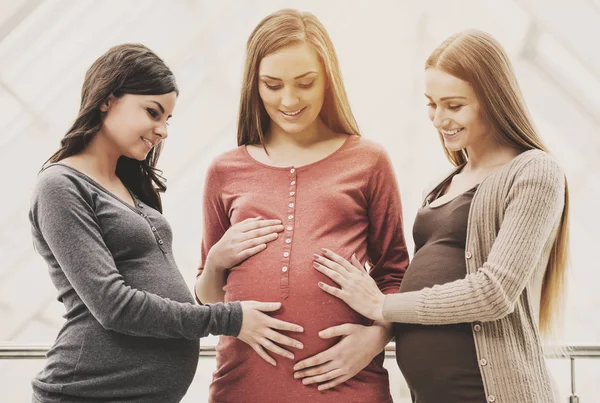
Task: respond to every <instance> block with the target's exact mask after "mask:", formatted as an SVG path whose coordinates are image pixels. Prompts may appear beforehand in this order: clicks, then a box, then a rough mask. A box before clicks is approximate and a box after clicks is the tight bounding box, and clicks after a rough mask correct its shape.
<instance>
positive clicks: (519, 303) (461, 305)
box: [315, 31, 569, 403]
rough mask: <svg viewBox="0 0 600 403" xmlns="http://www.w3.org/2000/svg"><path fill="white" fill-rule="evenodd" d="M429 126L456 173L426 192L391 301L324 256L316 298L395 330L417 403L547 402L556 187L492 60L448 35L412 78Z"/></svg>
mask: <svg viewBox="0 0 600 403" xmlns="http://www.w3.org/2000/svg"><path fill="white" fill-rule="evenodd" d="M425 69H426V70H425V76H426V79H425V87H426V94H425V95H426V97H427V99H428V102H429V103H428V108H429V117H430V119H431V120H432V122H433V125H434V126H435V128H436V129H437V130H438V133H439V135H440V138H441V140H442V144H443V146H444V150H445V152H446V155H447V156H448V158H449V160H450V162H451V163H452V164H453V165H454V166H455V167H456V168H455V169H454V170H453V171H452V172H451V173H450V175H448V176H447V177H446V178H445V179H444V180H442V181H441V182H440V183H439V184H437V185H436V186H435V187H433V189H431V190H429V191H427V192H426V194H425V197H424V201H423V205H422V208H421V209H420V210H419V212H418V214H417V218H416V220H415V224H414V228H413V235H414V238H415V255H414V258H413V261H412V262H411V265H410V266H409V268H408V270H407V272H406V275H405V277H404V280H403V282H402V286H401V287H400V293H398V294H395V295H387V296H386V295H383V294H382V293H381V292H380V291H379V290H378V289H377V287H376V286H375V284H373V282H372V280H371V279H369V278H368V276H365V275H364V270H363V269H362V266H361V265H360V263H359V262H357V261H355V260H353V261H352V264H350V263H349V262H348V261H347V260H346V259H343V258H342V257H340V256H338V255H337V254H335V253H333V252H331V251H326V252H325V253H324V254H323V256H319V257H316V258H315V268H316V269H317V270H318V271H319V272H321V273H323V274H326V275H328V276H329V277H330V278H331V279H333V280H334V281H335V282H336V283H337V284H338V285H339V286H340V288H337V287H331V286H329V285H327V284H324V283H322V284H320V286H321V288H322V289H323V290H325V291H326V292H327V293H329V294H331V295H334V296H336V297H338V298H340V299H342V300H343V301H345V302H346V303H347V304H348V305H349V306H351V307H352V308H354V309H355V310H357V312H360V313H362V314H363V315H365V316H367V317H369V318H371V319H373V320H389V321H393V322H397V326H396V331H395V335H396V358H397V362H398V365H399V366H400V369H401V370H402V372H403V374H404V376H405V378H406V380H407V382H408V385H409V387H410V389H411V392H412V394H413V397H414V399H415V401H416V402H418V403H428V402H441V401H443V402H461V403H465V402H482V401H487V402H511V403H512V402H531V403H538V402H539V403H547V402H553V401H555V397H554V394H553V390H552V389H553V388H552V385H551V380H550V375H549V373H548V370H547V367H546V365H545V362H544V354H543V351H542V337H541V334H544V333H545V334H548V333H550V330H551V328H552V322H553V319H555V318H554V317H555V316H556V314H557V313H558V312H559V311H560V309H559V307H560V305H561V304H560V300H561V295H562V289H563V285H564V277H565V270H566V266H567V265H566V263H567V249H568V214H569V203H568V200H569V199H568V188H567V183H566V179H565V175H564V173H563V171H562V169H561V168H560V167H559V165H558V163H557V162H556V161H555V159H554V158H553V157H552V156H550V154H549V153H548V151H547V149H546V147H545V146H544V144H543V143H542V141H541V140H540V137H539V136H538V134H537V132H536V130H535V128H534V127H533V124H532V121H531V118H530V116H529V113H528V112H527V108H526V106H525V104H524V102H523V100H522V96H521V92H520V89H519V87H518V84H517V81H516V78H515V74H514V72H513V69H512V67H511V65H510V62H509V60H508V57H507V56H506V53H505V51H504V50H503V48H502V47H501V45H500V44H498V42H496V40H494V39H493V38H492V37H491V36H490V35H489V34H486V33H484V32H480V31H467V32H461V33H458V34H456V35H453V36H451V37H450V38H449V39H447V40H446V41H445V42H443V43H442V44H441V45H440V46H439V47H438V48H437V49H435V50H434V52H433V53H432V54H431V56H430V57H429V58H428V60H427V62H426V65H425Z"/></svg>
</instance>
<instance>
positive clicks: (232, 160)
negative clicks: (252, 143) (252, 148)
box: [208, 146, 249, 174]
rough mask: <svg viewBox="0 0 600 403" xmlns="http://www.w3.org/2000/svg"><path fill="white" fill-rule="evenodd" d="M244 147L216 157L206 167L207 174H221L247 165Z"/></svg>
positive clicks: (246, 154)
mask: <svg viewBox="0 0 600 403" xmlns="http://www.w3.org/2000/svg"><path fill="white" fill-rule="evenodd" d="M245 147H246V146H239V147H236V148H234V149H232V150H228V151H225V152H224V153H222V154H219V155H217V156H216V157H215V158H214V159H213V160H212V161H211V163H210V164H209V166H208V172H209V174H210V173H211V172H212V173H215V172H216V173H223V172H225V171H231V170H235V169H239V168H242V166H243V165H245V164H247V162H248V161H247V159H248V158H249V156H248V152H247V151H246V148H245Z"/></svg>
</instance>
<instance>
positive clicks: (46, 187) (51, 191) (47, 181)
mask: <svg viewBox="0 0 600 403" xmlns="http://www.w3.org/2000/svg"><path fill="white" fill-rule="evenodd" d="M71 193H81V194H89V193H90V187H89V186H88V185H87V182H86V181H85V180H84V179H83V178H81V177H80V174H78V173H77V172H76V171H75V170H74V169H72V168H69V167H68V166H65V165H61V164H52V165H49V166H46V167H44V169H43V170H42V171H41V172H40V173H39V174H38V177H37V181H36V185H35V190H34V197H38V198H40V197H42V198H48V197H60V196H65V195H67V194H71Z"/></svg>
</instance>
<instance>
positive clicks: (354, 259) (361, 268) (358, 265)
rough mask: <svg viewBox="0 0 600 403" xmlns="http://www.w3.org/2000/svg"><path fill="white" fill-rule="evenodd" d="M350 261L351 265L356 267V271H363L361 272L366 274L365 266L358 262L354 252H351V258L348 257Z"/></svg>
mask: <svg viewBox="0 0 600 403" xmlns="http://www.w3.org/2000/svg"><path fill="white" fill-rule="evenodd" d="M350 263H352V266H354V268H356V269H357V271H359V272H361V273H363V274H368V271H367V268H366V267H363V265H362V264H361V263H360V261H359V260H358V259H357V258H356V254H355V253H353V254H352V258H351V259H350Z"/></svg>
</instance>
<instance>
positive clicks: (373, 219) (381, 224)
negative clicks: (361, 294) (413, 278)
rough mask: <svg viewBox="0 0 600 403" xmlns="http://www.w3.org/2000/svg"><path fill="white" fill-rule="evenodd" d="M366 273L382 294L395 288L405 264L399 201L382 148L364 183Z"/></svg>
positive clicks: (405, 250)
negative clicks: (367, 223)
mask: <svg viewBox="0 0 600 403" xmlns="http://www.w3.org/2000/svg"><path fill="white" fill-rule="evenodd" d="M366 192H367V198H368V201H369V213H368V214H369V234H368V246H367V254H368V257H369V261H370V263H371V265H372V266H373V267H372V269H371V271H370V273H369V274H370V275H371V277H372V278H373V279H374V280H375V282H376V283H377V286H378V287H379V289H380V290H381V292H383V293H384V294H392V293H396V292H398V289H399V288H400V282H401V281H402V278H403V277H404V273H405V272H406V267H407V266H408V251H407V248H406V242H405V240H404V230H403V224H402V203H401V201H400V191H399V189H398V182H397V181H396V175H395V174H394V169H393V167H392V163H391V161H390V160H389V157H388V155H387V154H386V153H385V152H384V151H382V152H381V154H380V156H379V159H378V160H377V163H376V164H375V167H374V169H373V174H372V176H371V178H370V180H369V184H368V186H367V191H366Z"/></svg>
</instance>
